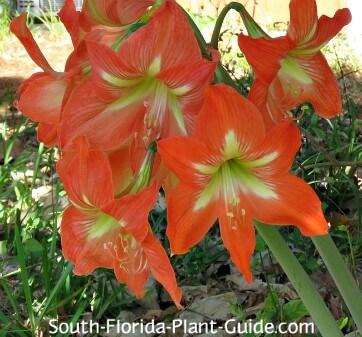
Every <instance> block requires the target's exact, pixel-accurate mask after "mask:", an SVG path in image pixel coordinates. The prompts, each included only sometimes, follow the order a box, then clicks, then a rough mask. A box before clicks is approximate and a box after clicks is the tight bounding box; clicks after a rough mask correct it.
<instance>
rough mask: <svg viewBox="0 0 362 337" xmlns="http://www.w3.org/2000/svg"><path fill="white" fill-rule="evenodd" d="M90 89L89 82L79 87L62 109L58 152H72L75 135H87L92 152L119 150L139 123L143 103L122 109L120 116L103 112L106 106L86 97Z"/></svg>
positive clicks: (114, 111)
mask: <svg viewBox="0 0 362 337" xmlns="http://www.w3.org/2000/svg"><path fill="white" fill-rule="evenodd" d="M92 87H93V84H92V79H87V80H85V81H84V82H82V83H81V84H79V85H78V86H77V87H76V88H75V89H74V91H73V93H72V95H71V96H70V98H69V100H68V102H67V104H66V105H65V107H64V110H63V114H62V121H61V123H60V130H59V136H60V145H61V148H62V150H69V149H70V148H72V139H74V138H75V137H76V136H78V135H87V138H88V140H89V142H90V144H91V145H92V147H94V148H101V149H112V148H115V147H119V146H120V145H123V144H124V143H125V142H126V141H127V140H128V138H129V137H130V136H131V135H132V133H133V132H134V130H135V128H136V125H137V124H138V121H139V122H141V121H142V118H143V116H144V109H145V107H144V105H143V102H138V103H137V104H136V105H132V106H129V107H127V108H124V109H122V111H121V112H120V111H119V110H109V111H106V109H107V107H108V104H107V103H105V102H103V101H102V100H100V99H99V98H98V97H96V96H95V95H92V94H90V93H92ZM79 102H84V103H83V104H79ZM104 130H107V132H105V131H104Z"/></svg>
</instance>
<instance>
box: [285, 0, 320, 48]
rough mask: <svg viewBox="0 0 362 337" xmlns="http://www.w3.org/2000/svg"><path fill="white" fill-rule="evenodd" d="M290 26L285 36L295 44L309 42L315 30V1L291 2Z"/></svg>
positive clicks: (293, 0) (300, 0)
mask: <svg viewBox="0 0 362 337" xmlns="http://www.w3.org/2000/svg"><path fill="white" fill-rule="evenodd" d="M289 9H290V24H289V27H288V31H287V35H289V36H290V37H291V38H292V39H293V41H295V42H296V43H297V44H299V43H303V41H308V40H310V38H311V37H313V35H314V33H315V31H316V29H317V21H318V16H317V5H316V2H315V0H291V1H290V4H289Z"/></svg>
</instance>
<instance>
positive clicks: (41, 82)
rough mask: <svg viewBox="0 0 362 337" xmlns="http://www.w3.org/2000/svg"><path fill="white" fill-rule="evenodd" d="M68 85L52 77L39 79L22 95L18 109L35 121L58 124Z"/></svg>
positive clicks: (28, 86) (66, 82)
mask: <svg viewBox="0 0 362 337" xmlns="http://www.w3.org/2000/svg"><path fill="white" fill-rule="evenodd" d="M67 85H68V81H64V80H61V79H57V78H54V77H53V76H51V75H47V76H42V77H40V78H37V79H35V80H33V81H32V82H31V83H30V84H29V85H27V87H26V89H25V91H24V92H23V93H22V95H21V98H20V100H19V103H18V109H19V110H20V111H21V112H22V113H23V114H24V115H25V116H27V117H29V118H30V119H32V120H33V121H37V122H39V121H40V122H44V123H48V124H57V123H59V121H60V111H61V107H62V101H63V98H64V94H65V91H66V88H67Z"/></svg>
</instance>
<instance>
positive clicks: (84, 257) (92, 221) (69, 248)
mask: <svg viewBox="0 0 362 337" xmlns="http://www.w3.org/2000/svg"><path fill="white" fill-rule="evenodd" d="M103 219H104V217H102V216H101V213H100V212H96V211H95V210H92V211H81V210H79V209H77V208H76V207H74V206H73V205H71V206H69V207H68V208H67V209H66V210H65V212H64V213H63V216H62V222H61V226H60V235H61V243H62V253H63V255H64V258H65V259H66V260H69V261H72V262H73V263H74V264H75V268H74V273H75V274H77V275H89V274H90V273H91V272H92V271H93V270H94V269H96V268H99V267H104V268H112V267H113V259H112V257H111V256H110V255H109V253H108V252H107V250H105V249H104V243H108V242H111V241H112V240H113V239H114V237H115V236H116V233H115V228H114V229H113V228H112V227H111V228H110V230H109V231H107V232H105V233H102V235H101V236H96V235H94V233H92V228H95V227H96V226H98V227H99V226H102V225H103V226H104V222H103ZM89 236H90V237H89Z"/></svg>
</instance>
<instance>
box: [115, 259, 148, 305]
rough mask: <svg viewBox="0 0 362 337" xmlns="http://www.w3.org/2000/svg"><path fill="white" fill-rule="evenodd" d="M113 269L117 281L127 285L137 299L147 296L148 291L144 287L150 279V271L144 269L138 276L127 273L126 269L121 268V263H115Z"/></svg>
mask: <svg viewBox="0 0 362 337" xmlns="http://www.w3.org/2000/svg"><path fill="white" fill-rule="evenodd" d="M113 268H114V273H115V274H116V277H117V280H118V281H119V282H120V283H125V284H127V287H128V288H129V290H131V291H132V292H133V293H134V294H135V295H136V297H137V298H142V297H143V296H145V294H146V290H145V289H144V285H145V283H146V282H147V280H148V277H149V272H148V269H144V270H142V271H141V272H140V273H137V274H132V273H127V272H126V271H125V270H124V269H122V268H120V265H119V261H114V265H113Z"/></svg>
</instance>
